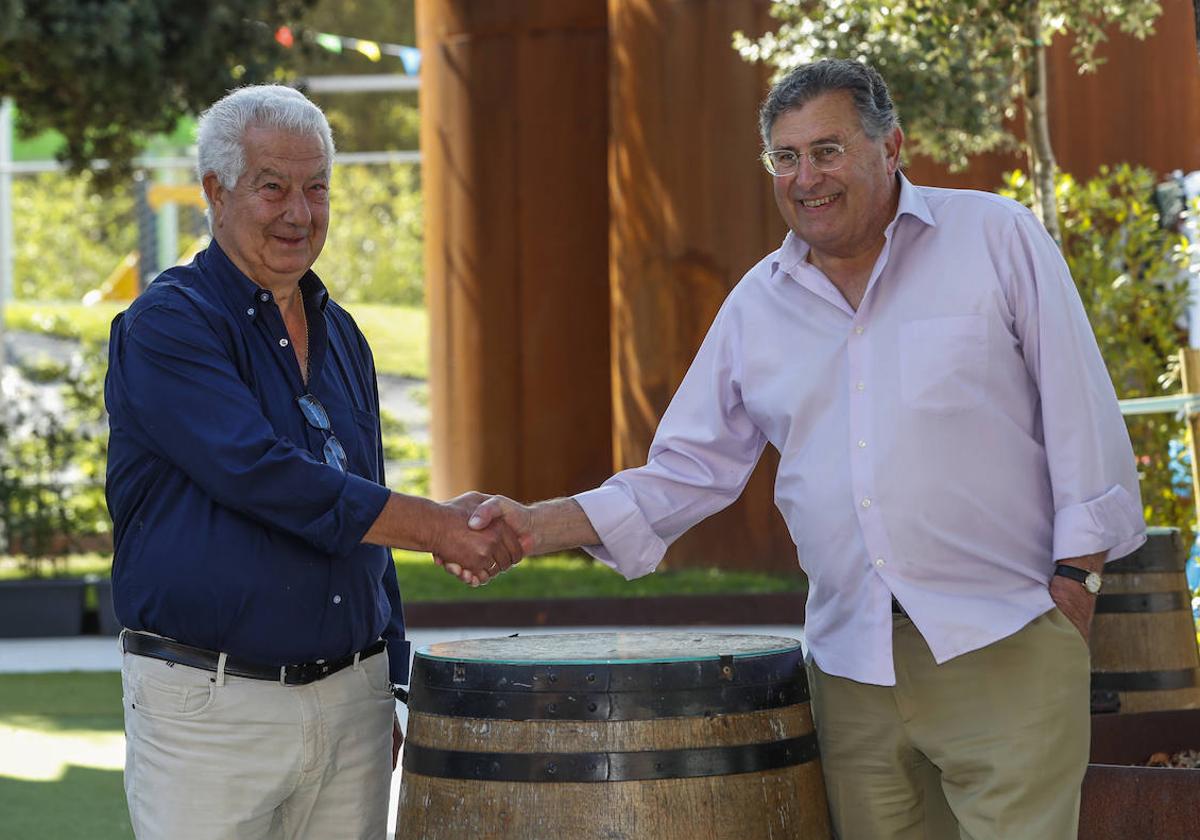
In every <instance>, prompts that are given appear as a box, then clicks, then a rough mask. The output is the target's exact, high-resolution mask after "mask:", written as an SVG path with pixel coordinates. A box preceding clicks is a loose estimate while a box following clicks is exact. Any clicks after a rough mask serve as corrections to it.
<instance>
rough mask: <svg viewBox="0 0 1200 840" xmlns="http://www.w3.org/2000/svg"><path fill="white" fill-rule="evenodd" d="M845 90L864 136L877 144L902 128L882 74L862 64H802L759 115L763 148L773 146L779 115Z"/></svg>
mask: <svg viewBox="0 0 1200 840" xmlns="http://www.w3.org/2000/svg"><path fill="white" fill-rule="evenodd" d="M839 90H844V91H847V92H849V93H850V95H851V96H852V97H853V99H854V107H855V109H856V110H857V111H858V119H859V122H861V123H862V129H863V132H864V133H865V134H866V135H867V136H868V137H869V138H871V139H872V140H878V139H880V138H881V137H883V136H884V135H886V134H888V133H889V132H891V131H892V129H894V128H898V127H899V125H900V118H899V117H898V116H897V115H896V106H895V105H893V104H892V95H891V94H890V93H888V88H887V83H886V82H884V80H883V77H882V76H880V75H879V71H878V70H876V69H875V68H874V67H872V66H871V65H869V64H866V63H864V62H862V61H853V60H851V59H845V58H825V59H822V60H820V61H814V62H812V63H811V64H801V65H800V66H799V67H797V68H796V69H794V70H792V71H791V72H789V73H788V74H787V75H786V76H784V77H783V78H782V79H780V80H779V81H778V82H776V83H775V85H774V86H773V87H772V88H771V92H770V93H768V94H767V98H766V99H765V100H763V104H762V108H760V109H759V112H758V128H759V131H761V132H762V141H763V145H764V146H765V147H767V148H770V146H771V128H772V126H774V125H775V120H776V119H778V118H779V115H780V114H783V113H784V112H786V111H790V110H792V109H793V108H800V107H802V106H804V105H806V104H808V103H809V102H811V101H812V100H813V99H816V98H817V97H818V96H820V95H821V94H824V93H831V92H833V91H839Z"/></svg>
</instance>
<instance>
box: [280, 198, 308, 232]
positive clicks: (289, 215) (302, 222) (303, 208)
mask: <svg viewBox="0 0 1200 840" xmlns="http://www.w3.org/2000/svg"><path fill="white" fill-rule="evenodd" d="M283 219H284V221H285V222H288V223H289V224H293V225H296V226H298V227H308V225H309V223H310V222H312V209H311V208H310V207H309V206H308V197H307V196H305V194H304V191H303V190H292V191H291V192H289V193H288V197H287V203H286V204H285V206H284V212H283Z"/></svg>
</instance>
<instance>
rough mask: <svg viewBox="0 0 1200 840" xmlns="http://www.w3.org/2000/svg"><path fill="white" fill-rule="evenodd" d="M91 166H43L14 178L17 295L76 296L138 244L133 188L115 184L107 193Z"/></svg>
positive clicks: (27, 297) (30, 297)
mask: <svg viewBox="0 0 1200 840" xmlns="http://www.w3.org/2000/svg"><path fill="white" fill-rule="evenodd" d="M93 176H94V173H92V172H84V173H82V174H81V175H79V176H64V175H63V174H62V173H59V172H45V173H41V174H38V175H26V176H21V177H19V178H14V179H13V206H14V207H20V208H21V213H20V214H19V215H18V216H17V218H15V219H14V220H13V223H14V224H13V226H14V234H15V235H14V236H13V244H14V245H15V246H16V249H15V251H16V252H15V254H14V259H13V278H14V282H13V292H14V293H15V296H16V298H17V299H19V300H70V301H78V300H79V299H80V298H82V297H83V295H84V294H86V293H87V292H89V291H91V290H92V289H98V288H99V287H100V284H101V283H103V282H104V279H105V278H106V277H107V276H108V275H109V273H110V272H111V271H112V270H113V269H114V268H116V267H117V264H118V263H120V262H121V260H122V259H123V258H124V257H125V255H126V254H128V253H129V252H130V251H132V250H133V249H135V248H136V247H137V224H136V220H135V217H134V204H133V195H132V190H130V189H129V187H128V186H127V185H126V184H116V185H114V186H113V187H112V189H111V190H110V191H109V194H108V195H106V196H101V195H99V194H98V193H97V192H96V191H95V190H94V189H93V188H92V183H93Z"/></svg>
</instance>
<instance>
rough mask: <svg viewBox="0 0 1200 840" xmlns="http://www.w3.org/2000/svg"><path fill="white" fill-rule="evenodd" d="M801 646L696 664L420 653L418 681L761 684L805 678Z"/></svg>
mask: <svg viewBox="0 0 1200 840" xmlns="http://www.w3.org/2000/svg"><path fill="white" fill-rule="evenodd" d="M803 662H804V655H803V653H802V652H801V650H800V649H799V648H797V649H796V650H795V651H788V652H786V653H773V654H770V655H767V656H734V657H730V658H727V659H722V658H719V657H716V656H714V657H712V658H711V659H702V660H696V661H684V662H679V661H672V662H641V663H631V662H612V663H604V662H601V663H587V664H573V663H572V664H561V663H527V662H479V661H473V660H467V661H462V660H452V659H436V658H433V657H427V656H422V655H421V654H420V653H418V654H417V655H416V657H415V658H414V661H413V681H414V684H416V683H420V684H423V685H428V686H430V687H433V688H438V687H445V688H455V689H465V690H468V691H470V690H479V691H492V690H494V689H500V690H502V691H505V690H511V689H510V686H511V687H513V688H519V689H521V690H523V691H528V692H538V691H549V692H559V691H662V690H666V689H691V688H704V687H707V686H713V685H718V684H723V685H729V684H733V685H759V684H763V683H774V682H792V681H793V680H795V679H797V674H799V679H801V680H804V683H805V691H806V692H807V690H808V688H807V679H806V678H805V674H804V668H803Z"/></svg>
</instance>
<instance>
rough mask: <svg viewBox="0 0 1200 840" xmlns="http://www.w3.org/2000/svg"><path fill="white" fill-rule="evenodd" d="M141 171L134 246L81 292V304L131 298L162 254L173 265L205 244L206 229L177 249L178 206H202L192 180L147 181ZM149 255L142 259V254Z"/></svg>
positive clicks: (147, 279)
mask: <svg viewBox="0 0 1200 840" xmlns="http://www.w3.org/2000/svg"><path fill="white" fill-rule="evenodd" d="M147 181H148V178H146V177H145V176H144V175H143V176H142V177H140V178H139V179H138V180H137V221H138V248H137V250H134V251H130V252H129V253H128V254H127V255H126V256H125V258H124V259H122V260H121V261H120V262H119V263H117V266H116V267H115V268H114V269H113V270H112V272H111V273H110V274H109V275H108V277H106V278H105V280H104V282H103V283H101V284H100V287H99V288H97V289H93V290H92V291H90V292H88V293H87V294H85V295H84V296H83V304H84V305H85V306H91V305H92V304H95V303H100V302H101V301H107V302H125V301H131V300H133V299H134V298H135V297H137V296H138V294H140V293H141V291H142V290H143V289H145V288H146V284H147V283H149V282H150V281H151V280H152V279H154V277H155V276H156V275H157V274H158V273H159V272H160V271H161V270H162V269H163V268H165V267H166V265H165V262H166V260H164V259H163V256H164V254H166V255H173V256H169V257H168V259H169V261H170V262H172V263H173V264H175V265H182V264H184V263H186V262H188V261H190V260H191V259H192V257H194V256H195V255H196V254H197V253H198V252H199V251H201V250H203V249H204V247H205V246H206V245H207V244H208V239H209V237H208V235H207V233H206V232H197V234H196V235H195V236H194V237H193V238H192V239H191V242H190V243H189V244H188V246H187V247H186V248H185V249H184V250H183V251H182V252H180V250H179V245H178V243H179V223H178V208H179V207H180V206H183V207H194V208H197V209H198V210H201V211H203V210H204V209H205V201H204V196H203V194H202V193H201V192H200V190H199V189H197V188H196V186H195V185H194V184H169V183H157V184H149V183H147ZM143 254H147V255H150V258H149V259H143V257H142V255H143Z"/></svg>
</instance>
